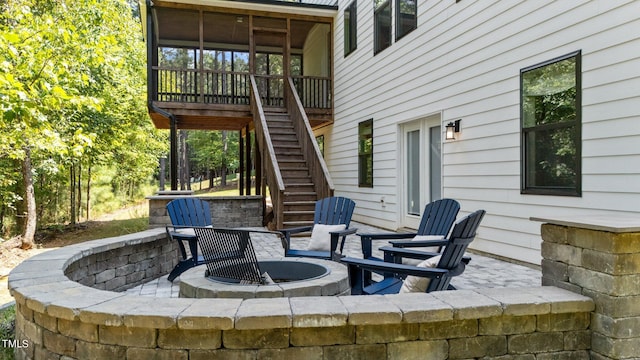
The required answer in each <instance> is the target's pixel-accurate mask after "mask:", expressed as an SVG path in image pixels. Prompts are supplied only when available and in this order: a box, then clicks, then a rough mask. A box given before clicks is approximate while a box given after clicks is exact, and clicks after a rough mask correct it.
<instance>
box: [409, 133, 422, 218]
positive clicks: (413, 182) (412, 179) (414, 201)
mask: <svg viewBox="0 0 640 360" xmlns="http://www.w3.org/2000/svg"><path fill="white" fill-rule="evenodd" d="M407 213H408V214H411V215H420V130H414V131H411V132H408V133H407Z"/></svg>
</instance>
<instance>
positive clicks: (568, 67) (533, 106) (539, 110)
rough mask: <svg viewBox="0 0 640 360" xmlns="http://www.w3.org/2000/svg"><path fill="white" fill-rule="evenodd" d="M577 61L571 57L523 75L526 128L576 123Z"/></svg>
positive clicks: (524, 122) (524, 121) (524, 120)
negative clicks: (566, 122) (568, 122)
mask: <svg viewBox="0 0 640 360" xmlns="http://www.w3.org/2000/svg"><path fill="white" fill-rule="evenodd" d="M575 60H576V59H575V58H569V59H566V60H563V61H560V62H557V63H553V64H550V65H547V66H545V67H541V68H538V69H535V70H531V71H528V72H526V73H524V74H523V75H522V95H523V104H522V106H523V117H524V118H523V124H524V127H531V126H536V125H542V124H553V123H560V122H565V121H574V120H575V117H576V107H575V105H576V102H575V99H576V63H575Z"/></svg>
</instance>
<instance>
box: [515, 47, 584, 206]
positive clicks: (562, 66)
mask: <svg viewBox="0 0 640 360" xmlns="http://www.w3.org/2000/svg"><path fill="white" fill-rule="evenodd" d="M520 91H521V101H520V119H521V124H522V162H521V163H522V167H523V168H522V172H521V177H522V193H523V194H542V195H569V196H580V195H581V194H582V188H581V186H582V185H581V178H582V173H581V143H582V135H581V124H582V119H581V92H582V84H581V53H580V51H577V52H574V53H571V54H568V55H565V56H562V57H559V58H556V59H553V60H550V61H547V62H544V63H541V64H537V65H534V66H531V67H528V68H525V69H522V70H521V71H520Z"/></svg>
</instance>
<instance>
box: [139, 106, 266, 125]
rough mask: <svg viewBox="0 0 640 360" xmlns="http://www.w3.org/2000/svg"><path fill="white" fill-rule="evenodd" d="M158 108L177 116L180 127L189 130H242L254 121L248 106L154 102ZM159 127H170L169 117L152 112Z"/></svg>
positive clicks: (152, 116) (154, 121)
mask: <svg viewBox="0 0 640 360" xmlns="http://www.w3.org/2000/svg"><path fill="white" fill-rule="evenodd" d="M154 105H155V106H156V107H158V108H161V109H163V110H166V111H167V112H169V113H171V114H173V115H175V116H176V119H177V122H178V124H177V125H178V129H188V130H242V129H244V128H245V127H246V126H247V125H249V124H250V123H251V121H252V119H253V118H252V116H251V112H250V111H249V107H248V106H242V105H205V104H188V103H166V102H154ZM150 115H151V120H152V121H153V124H154V125H155V126H156V128H158V129H169V127H170V123H169V119H167V118H165V117H164V116H162V115H160V114H158V113H155V112H153V111H151V112H150Z"/></svg>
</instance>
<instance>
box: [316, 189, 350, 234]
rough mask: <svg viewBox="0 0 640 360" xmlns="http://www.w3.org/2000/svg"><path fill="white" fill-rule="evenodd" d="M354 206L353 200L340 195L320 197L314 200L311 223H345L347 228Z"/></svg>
mask: <svg viewBox="0 0 640 360" xmlns="http://www.w3.org/2000/svg"><path fill="white" fill-rule="evenodd" d="M355 207H356V203H355V201H353V200H351V199H347V198H344V197H340V196H337V197H328V198H324V199H320V200H318V201H316V207H315V214H314V217H313V223H314V224H325V225H338V224H345V226H346V228H347V229H348V228H349V223H351V215H353V209H354V208H355Z"/></svg>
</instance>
